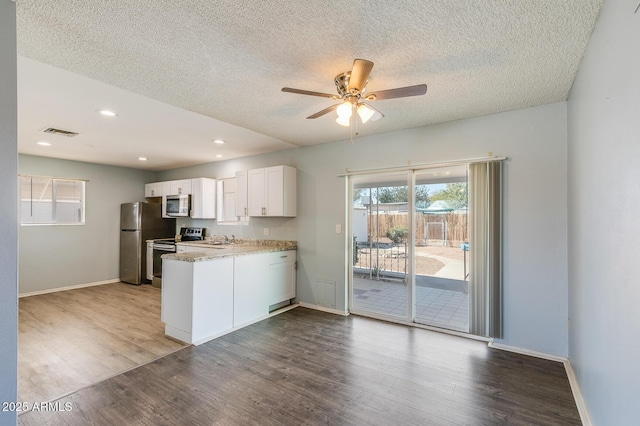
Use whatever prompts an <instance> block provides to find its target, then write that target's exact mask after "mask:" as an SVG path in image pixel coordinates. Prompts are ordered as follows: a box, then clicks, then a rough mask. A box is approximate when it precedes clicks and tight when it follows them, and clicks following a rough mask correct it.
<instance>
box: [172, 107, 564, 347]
mask: <svg viewBox="0 0 640 426" xmlns="http://www.w3.org/2000/svg"><path fill="white" fill-rule="evenodd" d="M566 132H567V129H566V103H564V102H562V103H557V104H552V105H545V106H540V107H536V108H529V109H523V110H518V111H512V112H507V113H502V114H495V115H490V116H485V117H479V118H473V119H468V120H459V121H455V122H451V123H445V124H440V125H436V126H429V127H422V128H418V129H410V130H404V131H399V132H394V133H387V134H383V135H377V136H370V137H362V138H358V139H356V140H355V142H354V144H353V145H351V144H349V142H348V141H346V140H345V141H341V142H336V143H329V144H323V145H317V146H313V147H307V148H298V149H292V150H287V151H281V152H278V153H273V154H268V155H262V156H255V157H248V158H243V159H238V160H232V161H226V162H219V163H210V164H206V165H202V166H198V167H190V168H184V169H176V170H171V171H167V172H162V173H160V174H159V177H160V178H161V180H170V179H178V178H183V177H184V178H186V177H197V176H205V177H218V178H224V177H230V176H233V175H234V173H235V171H236V170H243V169H250V168H254V167H263V166H271V165H277V164H285V165H290V166H294V167H297V168H298V216H297V217H296V218H294V219H262V218H258V219H251V224H250V225H248V226H240V225H238V226H221V225H218V226H216V225H215V222H214V221H206V220H202V221H197V222H196V221H193V222H191V221H189V220H183V221H180V223H181V224H189V223H197V224H198V225H202V226H207V227H209V228H212V230H213V232H215V233H224V234H236V235H239V236H243V237H248V238H265V237H263V235H262V228H263V227H269V228H270V231H271V235H270V236H269V237H268V238H272V239H293V240H297V241H298V247H299V254H298V256H299V257H298V260H299V269H298V288H297V291H298V299H299V300H300V301H303V302H307V303H311V304H318V299H317V297H318V281H326V282H335V284H336V290H335V299H336V303H335V307H336V309H339V310H343V311H344V310H346V301H345V293H346V284H345V282H346V281H345V275H346V274H345V268H346V265H345V256H346V242H345V236H344V234H336V233H335V225H336V224H341V225H343V229H344V225H345V183H344V178H339V177H337V175H338V174H339V173H342V172H344V170H345V169H346V168H349V169H351V170H354V169H364V168H374V167H388V166H397V165H406V164H407V162H408V161H411V162H412V163H414V164H415V163H421V162H434V161H447V160H456V159H465V158H473V157H485V156H487V155H488V153H489V152H493V153H494V154H496V155H504V156H507V157H509V161H508V162H507V164H506V179H505V181H506V186H505V338H504V340H502V341H501V342H500V343H503V344H507V345H512V346H517V347H522V348H527V349H531V350H536V351H541V352H546V353H550V354H556V355H567V350H568V349H567V346H568V342H567V340H568V337H567V317H568V313H567V306H568V301H567V269H566V265H567V236H566V234H567V228H566V223H567V207H566V197H567V190H566V180H567V174H566V147H567V145H566V143H567V141H566ZM345 133H346V131H345ZM345 136H346V134H345Z"/></svg>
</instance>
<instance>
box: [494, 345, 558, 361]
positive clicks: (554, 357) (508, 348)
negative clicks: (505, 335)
mask: <svg viewBox="0 0 640 426" xmlns="http://www.w3.org/2000/svg"><path fill="white" fill-rule="evenodd" d="M489 347H490V348H494V349H500V350H502V351H508V352H515V353H517V354H522V355H529V356H533V357H536V358H542V359H548V360H549V361H556V362H565V361H566V360H567V357H564V356H560V355H553V354H548V353H546V352H538V351H532V350H531V349H525V348H519V347H517V346H509V345H503V344H501V343H495V342H489Z"/></svg>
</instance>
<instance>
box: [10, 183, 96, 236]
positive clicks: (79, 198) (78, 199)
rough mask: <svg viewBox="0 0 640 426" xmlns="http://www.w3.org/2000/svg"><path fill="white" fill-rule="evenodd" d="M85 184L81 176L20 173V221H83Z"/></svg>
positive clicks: (35, 223) (52, 222) (67, 222)
mask: <svg viewBox="0 0 640 426" xmlns="http://www.w3.org/2000/svg"><path fill="white" fill-rule="evenodd" d="M84 187H85V182H84V181H82V180H75V179H54V178H52V177H45V176H20V224H21V225H71V224H74V225H78V224H84Z"/></svg>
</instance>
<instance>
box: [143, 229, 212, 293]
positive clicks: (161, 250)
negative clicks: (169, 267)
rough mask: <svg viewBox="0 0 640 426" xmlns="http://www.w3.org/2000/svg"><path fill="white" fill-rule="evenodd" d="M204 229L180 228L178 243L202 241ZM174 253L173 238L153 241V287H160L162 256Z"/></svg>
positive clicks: (174, 243) (174, 242) (174, 244)
mask: <svg viewBox="0 0 640 426" xmlns="http://www.w3.org/2000/svg"><path fill="white" fill-rule="evenodd" d="M204 234H205V228H195V227H184V228H180V241H200V240H204ZM175 252H176V241H175V238H162V239H158V240H153V280H152V282H151V283H152V285H153V286H154V287H162V255H163V254H167V253H175Z"/></svg>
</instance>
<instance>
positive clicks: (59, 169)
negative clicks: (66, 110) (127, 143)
mask: <svg viewBox="0 0 640 426" xmlns="http://www.w3.org/2000/svg"><path fill="white" fill-rule="evenodd" d="M19 170H20V173H21V174H27V175H28V174H34V175H39V176H54V177H63V178H72V179H86V180H88V182H87V184H86V187H85V198H86V201H85V208H86V214H85V216H86V223H85V225H78V226H75V225H73V226H70V225H65V226H61V225H55V226H54V225H45V226H21V227H20V252H19V259H20V293H21V294H22V293H30V292H35V291H42V290H49V289H54V288H58V287H66V286H72V285H79V284H88V283H95V282H100V281H107V280H115V279H118V278H119V276H120V271H119V268H120V265H119V253H120V204H122V203H128V202H133V201H144V200H145V199H144V184H145V183H147V182H153V181H154V180H155V179H156V173H155V172H146V171H141V170H134V169H128V168H123V167H113V166H104V165H99V164H91V163H83V162H78V161H69V160H58V159H53V158H45V157H36V156H30V155H20V157H19Z"/></svg>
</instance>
